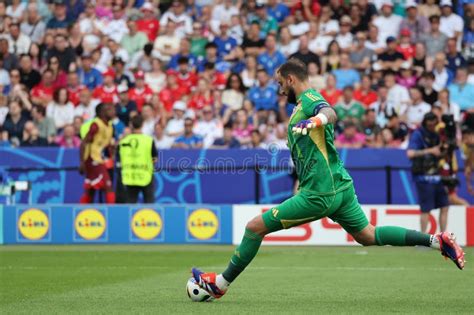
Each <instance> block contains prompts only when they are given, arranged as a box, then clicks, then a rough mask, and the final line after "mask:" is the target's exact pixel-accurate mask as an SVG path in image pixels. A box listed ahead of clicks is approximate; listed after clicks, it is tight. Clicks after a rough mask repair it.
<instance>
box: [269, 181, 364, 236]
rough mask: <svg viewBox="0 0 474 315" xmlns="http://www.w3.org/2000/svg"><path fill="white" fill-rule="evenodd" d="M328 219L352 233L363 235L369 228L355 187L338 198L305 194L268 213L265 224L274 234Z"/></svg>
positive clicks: (305, 192) (303, 192)
mask: <svg viewBox="0 0 474 315" xmlns="http://www.w3.org/2000/svg"><path fill="white" fill-rule="evenodd" d="M324 217H329V218H330V219H331V220H333V221H335V222H337V223H339V224H340V225H341V226H342V227H343V228H344V230H346V231H347V232H348V233H357V232H360V231H362V230H363V229H364V228H365V227H366V226H367V225H368V224H369V221H368V220H367V217H366V216H365V213H364V212H363V211H362V208H361V207H360V204H359V201H358V200H357V195H356V194H355V191H354V186H353V185H350V186H349V187H348V188H347V189H345V190H342V191H340V192H338V193H336V194H335V195H315V194H312V193H310V192H308V191H304V190H302V191H300V192H299V193H298V194H296V195H295V196H293V197H291V198H289V199H287V200H285V201H284V202H283V203H281V204H280V205H279V206H276V207H274V208H272V209H270V211H267V212H265V213H264V214H263V221H264V222H265V225H266V227H267V228H268V230H269V231H270V232H275V231H278V230H281V229H289V228H291V227H293V226H297V225H301V224H304V223H308V222H311V221H316V220H319V219H321V218H324Z"/></svg>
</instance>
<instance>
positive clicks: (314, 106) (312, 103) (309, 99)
mask: <svg viewBox="0 0 474 315" xmlns="http://www.w3.org/2000/svg"><path fill="white" fill-rule="evenodd" d="M301 106H302V109H303V112H304V114H305V115H306V116H307V117H312V116H316V115H317V114H318V113H319V111H320V110H321V109H322V108H324V107H331V106H330V105H329V103H328V102H327V101H326V100H325V99H324V97H322V96H321V95H317V94H313V93H308V92H306V93H305V94H304V95H303V97H302V99H301Z"/></svg>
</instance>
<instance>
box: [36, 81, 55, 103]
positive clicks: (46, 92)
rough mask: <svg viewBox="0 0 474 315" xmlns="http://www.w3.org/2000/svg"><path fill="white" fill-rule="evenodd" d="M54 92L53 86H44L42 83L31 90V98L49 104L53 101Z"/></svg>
mask: <svg viewBox="0 0 474 315" xmlns="http://www.w3.org/2000/svg"><path fill="white" fill-rule="evenodd" d="M53 92H54V87H53V86H44V85H43V83H40V84H38V85H37V86H35V87H34V88H33V89H32V90H31V97H34V98H39V99H42V100H45V101H46V102H49V101H51V100H52V99H53Z"/></svg>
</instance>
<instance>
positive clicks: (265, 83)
mask: <svg viewBox="0 0 474 315" xmlns="http://www.w3.org/2000/svg"><path fill="white" fill-rule="evenodd" d="M257 80H258V86H256V87H252V88H251V89H250V90H249V91H248V94H247V97H248V98H249V99H250V101H251V102H252V103H253V104H254V106H255V109H256V110H257V111H258V110H267V111H268V110H273V111H276V110H277V109H278V104H277V90H278V88H277V87H276V85H275V84H274V83H273V82H272V81H270V78H269V77H268V74H267V72H266V71H265V70H264V69H263V68H259V69H258V71H257Z"/></svg>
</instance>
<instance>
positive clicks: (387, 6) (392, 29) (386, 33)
mask: <svg viewBox="0 0 474 315" xmlns="http://www.w3.org/2000/svg"><path fill="white" fill-rule="evenodd" d="M381 13H382V14H381V15H379V16H377V17H376V18H375V19H374V20H373V23H374V25H375V26H377V28H378V30H379V40H381V41H385V40H387V39H388V38H389V37H394V38H396V37H397V35H398V31H399V30H400V24H401V23H402V18H401V17H400V16H399V15H396V14H393V3H392V1H390V0H382V9H381Z"/></svg>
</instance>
